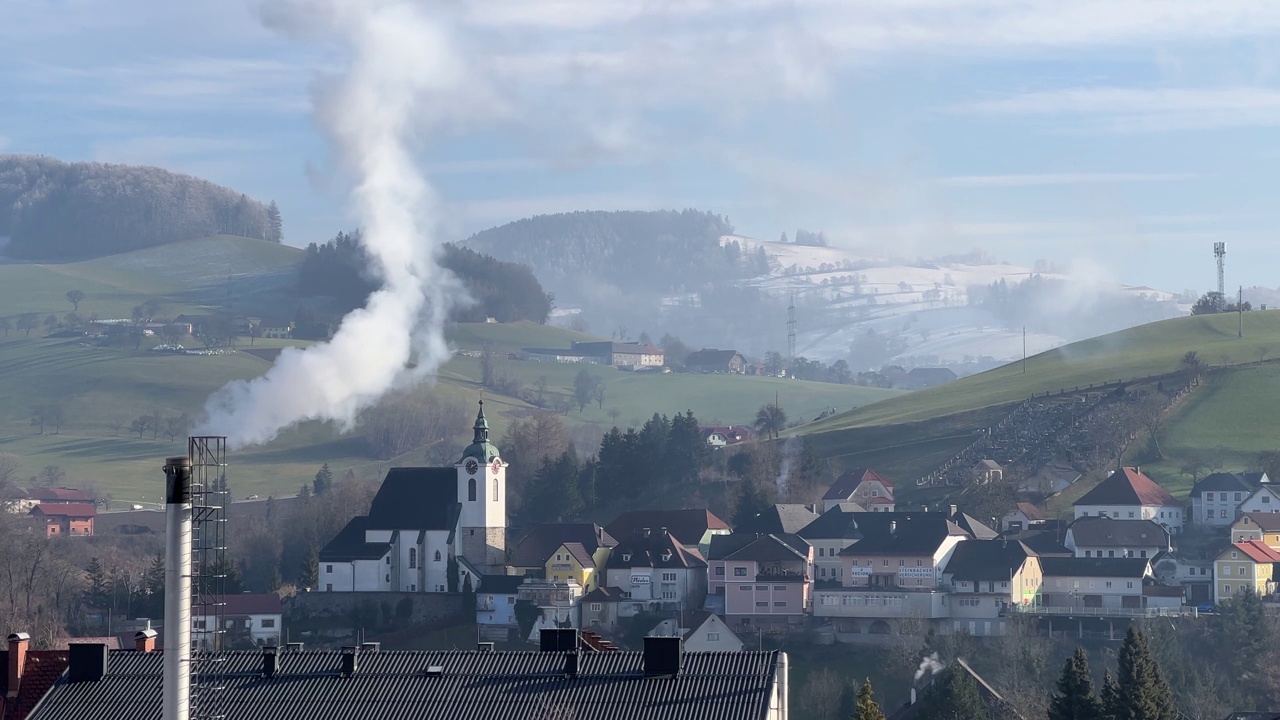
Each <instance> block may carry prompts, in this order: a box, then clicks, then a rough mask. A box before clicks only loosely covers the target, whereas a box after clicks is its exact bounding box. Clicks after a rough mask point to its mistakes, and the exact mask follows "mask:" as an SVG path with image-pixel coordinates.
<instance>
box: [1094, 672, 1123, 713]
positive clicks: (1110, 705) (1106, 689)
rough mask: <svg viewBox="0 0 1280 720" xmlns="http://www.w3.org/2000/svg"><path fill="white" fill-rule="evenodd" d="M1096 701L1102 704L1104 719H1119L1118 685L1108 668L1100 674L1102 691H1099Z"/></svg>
mask: <svg viewBox="0 0 1280 720" xmlns="http://www.w3.org/2000/svg"><path fill="white" fill-rule="evenodd" d="M1098 701H1099V702H1100V703H1101V705H1102V717H1103V718H1104V720H1119V718H1120V717H1121V715H1120V713H1121V708H1120V702H1121V700H1120V686H1119V685H1118V684H1116V677H1115V676H1114V675H1112V674H1111V671H1110V670H1107V671H1106V672H1105V673H1103V675H1102V692H1101V693H1099V697H1098Z"/></svg>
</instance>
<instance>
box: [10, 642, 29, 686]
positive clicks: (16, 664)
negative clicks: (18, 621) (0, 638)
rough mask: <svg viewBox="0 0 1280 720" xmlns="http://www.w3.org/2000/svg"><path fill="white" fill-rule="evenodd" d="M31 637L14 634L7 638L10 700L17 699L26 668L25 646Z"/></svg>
mask: <svg viewBox="0 0 1280 720" xmlns="http://www.w3.org/2000/svg"><path fill="white" fill-rule="evenodd" d="M30 642H31V636H30V635H28V634H26V633H24V632H19V633H14V634H12V635H10V636H9V692H8V696H9V697H11V698H16V697H18V686H19V685H21V684H22V673H23V670H25V669H26V667H27V645H28V644H30Z"/></svg>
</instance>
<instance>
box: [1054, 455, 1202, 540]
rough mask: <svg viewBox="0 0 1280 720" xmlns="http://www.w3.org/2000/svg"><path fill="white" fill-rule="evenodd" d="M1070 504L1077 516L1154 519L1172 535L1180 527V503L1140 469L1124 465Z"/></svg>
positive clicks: (1181, 517) (1181, 514) (1181, 518)
mask: <svg viewBox="0 0 1280 720" xmlns="http://www.w3.org/2000/svg"><path fill="white" fill-rule="evenodd" d="M1074 505H1075V514H1076V517H1077V518H1082V517H1110V518H1118V519H1121V520H1154V521H1156V522H1157V523H1159V524H1160V525H1162V526H1164V527H1165V528H1166V529H1167V530H1168V531H1169V532H1170V533H1172V534H1175V535H1176V534H1177V533H1178V532H1179V531H1180V530H1181V529H1182V520H1183V514H1184V511H1183V506H1182V503H1180V502H1178V501H1177V500H1176V499H1174V497H1173V496H1172V495H1170V494H1169V491H1168V490H1165V489H1164V488H1162V487H1160V486H1159V485H1157V484H1156V483H1155V481H1154V480H1152V479H1151V478H1149V477H1147V476H1146V475H1144V474H1143V473H1142V470H1141V469H1140V468H1133V467H1127V468H1123V469H1121V470H1119V471H1116V472H1113V473H1111V474H1110V475H1108V476H1107V478H1106V479H1105V480H1103V481H1102V482H1100V483H1098V484H1097V486H1095V487H1094V488H1093V489H1092V490H1090V491H1089V492H1087V493H1085V494H1084V497H1081V498H1080V499H1079V500H1077V501H1075V503H1074Z"/></svg>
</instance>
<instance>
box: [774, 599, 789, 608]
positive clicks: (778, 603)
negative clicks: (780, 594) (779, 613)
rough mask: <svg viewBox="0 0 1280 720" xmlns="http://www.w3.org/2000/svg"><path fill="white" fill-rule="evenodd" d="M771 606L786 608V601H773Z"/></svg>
mask: <svg viewBox="0 0 1280 720" xmlns="http://www.w3.org/2000/svg"><path fill="white" fill-rule="evenodd" d="M773 606H774V607H786V606H787V601H786V600H774V601H773Z"/></svg>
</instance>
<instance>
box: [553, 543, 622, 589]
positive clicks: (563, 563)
mask: <svg viewBox="0 0 1280 720" xmlns="http://www.w3.org/2000/svg"><path fill="white" fill-rule="evenodd" d="M610 550H612V548H610V547H608V546H606V545H600V546H598V547H596V551H595V554H594V555H593V554H592V553H589V552H587V549H586V548H585V547H583V545H582V543H579V542H566V543H561V544H560V546H559V547H557V548H556V551H555V552H554V553H552V555H551V557H549V558H547V566H546V573H547V574H546V575H544V576H543V577H545V578H546V579H548V580H550V581H552V582H566V581H569V580H573V581H574V582H576V583H578V584H579V585H581V586H582V591H583V592H584V593H589V592H591V591H592V590H595V589H596V588H597V587H598V586H599V584H600V583H599V579H600V578H601V577H604V566H605V564H606V563H607V562H609V551H610ZM597 570H598V571H599V572H597Z"/></svg>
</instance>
